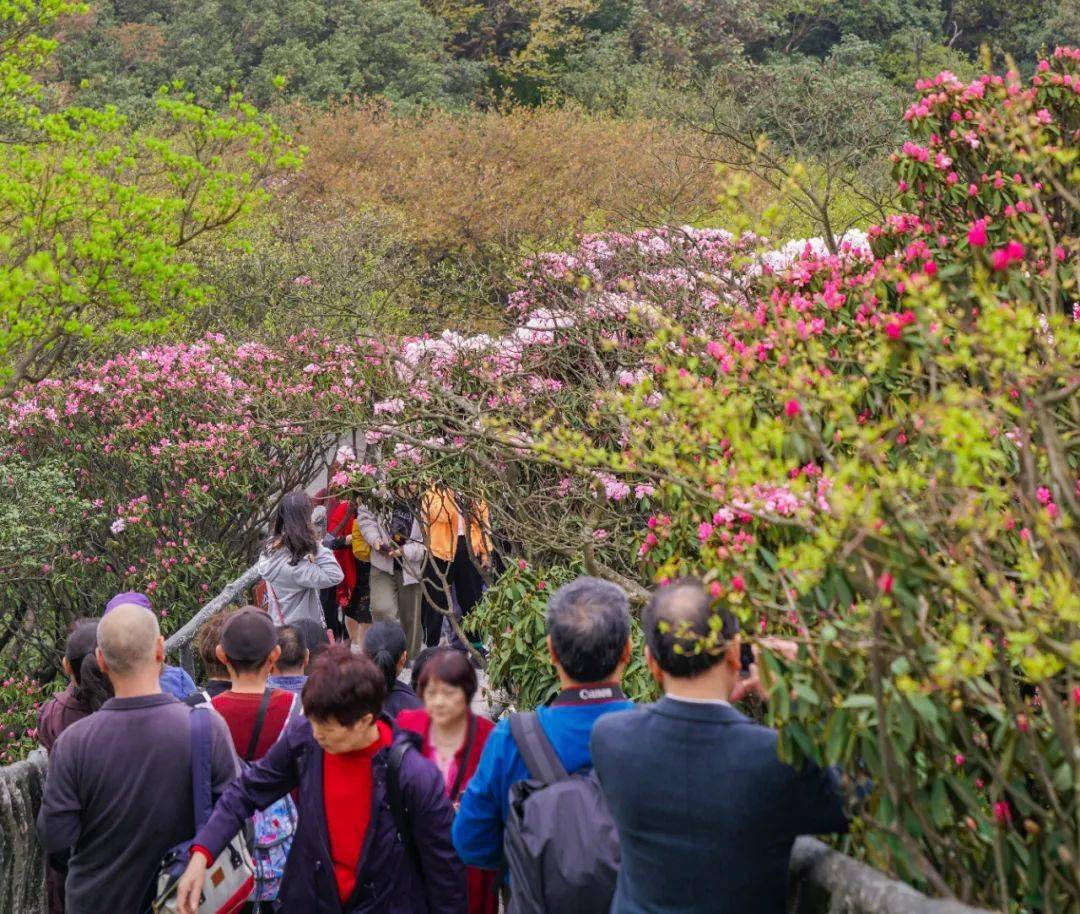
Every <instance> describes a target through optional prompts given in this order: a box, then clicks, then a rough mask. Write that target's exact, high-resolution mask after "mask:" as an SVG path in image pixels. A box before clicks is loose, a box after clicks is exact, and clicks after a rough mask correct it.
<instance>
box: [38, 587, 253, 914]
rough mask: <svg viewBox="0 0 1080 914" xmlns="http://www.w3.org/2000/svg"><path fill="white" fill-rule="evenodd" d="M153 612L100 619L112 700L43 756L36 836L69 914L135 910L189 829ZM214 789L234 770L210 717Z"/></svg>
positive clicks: (185, 735)
mask: <svg viewBox="0 0 1080 914" xmlns="http://www.w3.org/2000/svg"><path fill="white" fill-rule="evenodd" d="M164 651H165V645H164V639H163V638H162V637H161V632H160V630H159V628H158V623H157V618H156V617H155V616H154V614H153V612H151V611H150V610H149V609H147V608H146V607H143V606H137V605H134V604H132V603H125V604H123V605H120V606H117V607H115V608H114V609H112V610H111V611H109V612H108V614H107V615H105V616H104V617H103V618H102V620H101V622H100V623H99V624H98V647H97V660H98V664H99V666H100V667H101V669H102V670H103V671H104V672H105V674H106V675H107V676H108V677H109V679H110V681H111V682H112V684H113V689H114V691H115V695H116V697H115V698H111V699H110V700H109V701H107V702H105V704H104V705H103V706H102V707H101V710H100V711H97V712H96V713H94V714H92V715H90V716H89V717H86V718H84V719H82V720H80V721H77V722H76V723H74V724H72V725H71V726H70V727H68V728H67V729H66V730H65V731H64V732H63V733H62V734H61V735H60V737H59V739H57V741H56V744H55V745H54V746H53V748H52V751H51V752H50V753H49V774H48V778H47V780H46V782H45V795H44V797H43V798H42V802H41V811H40V813H39V814H38V822H37V826H38V837H39V838H40V840H41V844H42V847H43V848H44V850H45V853H46V854H47V855H48V857H49V860H50V862H51V863H53V864H54V865H59V866H63V865H66V866H67V868H68V876H67V882H66V887H67V912H68V914H101V912H104V911H108V912H109V914H143V912H144V911H146V910H147V909H148V907H149V905H150V900H151V897H152V894H153V890H154V888H155V877H156V875H157V870H158V866H159V864H160V862H161V858H162V856H163V855H164V854H165V852H166V851H167V850H168V849H169V848H171V847H173V846H175V845H176V844H179V843H180V842H182V841H185V840H188V839H190V838H191V837H192V835H193V834H194V831H195V822H194V816H193V799H192V795H191V725H190V721H189V714H190V709H189V708H188V707H187V706H186V705H184V704H182V703H181V702H179V701H177V700H176V699H175V698H174V697H173V696H172V695H168V694H163V693H162V691H161V684H160V675H161V666H162V663H163V660H164ZM211 733H212V749H211V766H212V791H213V793H214V794H215V795H220V793H221V792H222V791H223V790H224V788H225V786H226V784H228V782H229V781H230V780H232V778H233V777H234V776H235V774H236V758H235V755H234V753H233V748H232V739H231V737H230V736H229V730H228V727H226V725H225V722H224V721H223V720H222V719H221V718H220V717H218V716H217V715H214V716H213V717H212V722H211Z"/></svg>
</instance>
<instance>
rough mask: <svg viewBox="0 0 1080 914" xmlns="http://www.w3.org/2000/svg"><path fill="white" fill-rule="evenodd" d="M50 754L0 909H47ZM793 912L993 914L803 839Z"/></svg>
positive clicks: (2, 836) (33, 789)
mask: <svg viewBox="0 0 1080 914" xmlns="http://www.w3.org/2000/svg"><path fill="white" fill-rule="evenodd" d="M44 782H45V754H44V753H43V752H40V751H39V752H35V753H33V754H32V755H31V756H30V758H28V759H27V760H26V761H24V762H18V763H17V764H15V765H8V766H7V767H5V768H0V914H46V910H45V909H46V905H45V879H44V862H43V859H42V855H41V848H40V846H39V845H38V842H37V837H36V833H35V831H34V820H35V818H36V817H37V811H38V807H39V806H40V805H41V791H42V787H43V785H44ZM788 914H988V912H985V911H979V910H977V909H975V908H971V907H968V906H967V905H962V904H957V903H956V902H951V901H935V900H933V899H930V898H927V897H926V896H925V895H921V894H919V893H918V892H916V891H915V890H914V889H913V888H911V887H910V886H907V885H904V884H902V883H899V882H896V881H894V880H892V879H889V878H888V877H886V876H885V875H884V874H882V873H879V872H878V871H877V870H874V869H871V868H870V867H868V866H865V865H864V864H862V863H859V862H857V861H855V860H852V859H851V858H850V857H847V856H845V855H844V854H840V853H837V852H836V851H834V850H832V849H830V848H828V847H826V846H825V845H824V844H822V843H821V842H820V841H816V840H814V839H813V838H800V839H799V840H798V841H797V842H796V844H795V852H794V853H793V854H792V856H791V870H790V883H789V904H788Z"/></svg>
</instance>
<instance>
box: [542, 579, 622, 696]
mask: <svg viewBox="0 0 1080 914" xmlns="http://www.w3.org/2000/svg"><path fill="white" fill-rule="evenodd" d="M547 623H548V634H549V635H550V636H551V647H552V650H553V651H554V652H555V656H556V658H558V661H559V665H560V666H561V667H562V668H563V671H564V672H565V673H566V675H567V676H569V677H570V678H571V679H573V680H574V681H575V682H582V683H587V682H605V681H607V680H609V679H610V678H611V676H612V675H613V674H614V672H615V669H616V667H618V665H619V661H620V660H621V659H622V656H623V650H624V648H625V647H626V642H627V640H628V639H629V638H630V606H629V603H628V601H627V599H626V593H625V592H624V591H623V589H622V588H621V587H619V586H618V585H616V584H612V583H611V582H610V581H602V580H600V579H599V578H590V577H580V578H578V579H577V580H574V581H571V582H570V583H569V584H564V585H563V586H562V587H560V588H559V589H558V590H557V591H555V593H554V594H553V595H552V597H551V600H550V601H549V602H548V613H547Z"/></svg>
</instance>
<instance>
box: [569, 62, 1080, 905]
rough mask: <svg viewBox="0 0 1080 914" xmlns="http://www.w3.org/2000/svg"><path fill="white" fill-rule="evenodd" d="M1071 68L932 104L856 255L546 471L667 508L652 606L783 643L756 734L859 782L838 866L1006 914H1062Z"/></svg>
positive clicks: (801, 266)
mask: <svg viewBox="0 0 1080 914" xmlns="http://www.w3.org/2000/svg"><path fill="white" fill-rule="evenodd" d="M1078 60H1080V52H1077V51H1071V50H1061V51H1059V52H1056V54H1055V56H1054V57H1053V58H1052V59H1050V60H1048V61H1045V62H1044V63H1042V64H1040V65H1039V69H1038V75H1037V77H1036V78H1035V79H1033V80H1032V81H1031V83H1029V84H1028V85H1023V84H1021V83H1019V82H1018V81H1017V80H1016V78H1015V77H1007V78H1003V77H1000V76H995V77H993V78H991V77H989V76H988V77H986V78H985V79H983V80H980V81H979V82H977V83H976V84H975V86H973V87H971V86H969V85H968V84H965V83H962V82H960V81H958V80H955V79H951V78H942V79H939V80H938V81H937V82H936V83H932V84H930V85H928V86H927V88H926V90H925V92H924V93H923V96H922V97H921V98H920V100H919V101H918V102H917V103H916V104H915V105H913V106H912V108H911V111H910V113H909V131H910V136H911V139H910V141H909V142H908V143H906V144H905V145H904V147H903V150H902V152H901V153H899V154H897V156H896V157H895V165H894V177H895V178H896V179H898V180H899V181H901V182H902V183H901V187H902V189H903V190H904V191H905V195H904V197H903V198H902V205H903V206H904V207H905V208H906V209H907V210H908V211H909V213H908V214H906V215H899V216H895V217H893V218H892V219H890V220H889V221H888V222H887V223H886V224H885V225H884V226H883V227H882V228H880V229H878V230H876V231H875V232H873V233H872V236H871V237H872V244H873V251H874V254H875V255H876V256H874V257H869V256H849V257H840V258H830V257H822V256H820V255H819V254H814V255H807V256H805V257H803V258H802V259H801V260H800V261H799V262H798V263H797V264H795V265H793V266H792V268H791V270H790V272H785V271H784V270H782V269H781V270H780V271H779V273H778V274H777V275H776V276H775V277H773V278H771V279H768V280H767V281H766V282H765V284H764V287H763V288H762V289H761V290H760V291H756V292H753V293H751V295H750V306H749V308H747V310H746V312H745V313H744V312H743V311H742V309H740V308H733V309H732V314H731V319H730V321H729V322H728V323H727V324H726V326H724V327H723V328H722V331H721V332H717V333H714V334H708V335H699V334H695V333H694V332H691V331H688V330H687V329H685V328H684V327H682V326H671V327H669V328H667V329H665V330H663V331H662V332H661V333H660V334H659V336H658V338H657V340H656V342H655V348H654V354H655V363H654V364H653V365H651V370H650V371H649V372H648V373H647V375H646V378H645V379H644V380H643V381H642V382H641V384H640V385H639V386H638V387H637V389H636V390H635V391H633V392H632V393H628V394H622V395H617V396H615V397H613V402H612V405H611V408H610V412H609V411H608V410H606V409H601V410H598V413H597V414H596V415H594V416H593V417H591V421H590V423H589V426H590V432H589V434H588V435H585V436H584V437H585V440H586V441H587V440H589V435H593V436H596V437H595V438H594V439H593V440H594V441H596V445H595V449H588V447H587V446H586V447H583V446H582V440H583V434H582V431H581V430H579V429H568V430H567V431H566V432H565V435H563V436H561V437H559V438H558V442H559V443H558V445H557V446H556V448H557V449H556V453H560V454H562V455H563V456H564V458H565V459H566V460H568V461H580V460H584V461H585V463H586V465H592V466H602V467H606V468H608V469H609V470H610V471H611V472H617V473H620V474H623V477H624V478H625V479H626V480H627V482H632V481H633V480H634V479H642V478H645V479H650V480H652V481H654V482H657V481H662V482H661V484H660V486H659V488H658V492H657V493H656V496H655V507H654V514H653V518H652V519H651V520H650V523H649V525H648V530H644V529H643V530H642V552H643V553H645V554H646V556H647V559H646V567H647V568H648V569H649V570H650V571H651V573H652V575H653V577H654V578H655V579H658V580H659V579H665V578H673V577H676V576H678V575H682V574H688V573H689V574H698V575H702V576H704V578H705V579H706V581H708V582H709V584H710V586H711V587H712V589H713V593H714V595H715V596H716V598H717V600H718V602H720V604H721V605H726V606H728V607H730V608H732V609H733V610H735V611H736V612H738V613H739V614H740V615H741V616H742V617H743V618H744V620H746V621H747V622H750V623H752V624H751V625H749V626H748V629H749V630H751V631H756V630H757V629H758V627H759V626H764V627H766V628H767V630H768V631H769V632H770V633H775V634H784V635H787V636H790V637H792V638H793V639H795V640H797V641H798V643H799V654H798V658H797V660H796V661H794V662H792V663H786V662H784V661H782V660H781V659H780V658H778V657H774V656H771V655H769V656H767V658H766V661H765V668H766V670H767V672H768V674H769V678H770V680H771V693H770V701H769V705H768V717H769V720H770V722H771V723H773V724H774V725H776V726H777V727H778V728H779V730H780V734H781V735H780V748H781V753H782V755H783V756H784V757H785V758H787V759H791V760H798V759H801V758H810V759H813V760H814V761H816V762H819V763H827V764H839V765H841V766H843V767H844V768H846V769H847V770H849V771H854V770H856V769H858V768H861V769H863V770H865V771H866V772H867V773H868V774H869V775H870V777H871V778H872V780H873V782H874V785H875V790H874V793H873V795H872V796H871V797H870V799H869V802H868V803H867V805H866V806H865V807H864V809H863V811H862V822H861V825H860V828H859V831H858V840H857V841H855V842H853V845H852V846H853V848H854V849H855V850H856V852H858V853H861V854H863V855H865V856H866V857H867V858H868V859H869V860H870V861H871V862H873V863H874V864H875V865H877V866H879V867H882V868H884V869H887V870H891V871H893V872H896V873H898V874H900V875H901V876H902V877H903V878H905V879H907V880H910V881H912V882H914V883H916V884H917V885H920V886H922V887H924V888H927V889H929V890H931V891H933V892H935V893H937V894H940V895H945V896H958V897H959V898H961V899H962V900H964V901H967V902H970V903H977V904H982V905H987V906H990V907H993V908H995V909H998V910H1017V911H1021V910H1022V911H1032V912H1034V911H1039V912H1043V911H1045V912H1058V911H1067V910H1075V909H1076V907H1077V905H1078V904H1080V881H1078V876H1080V869H1078V868H1077V866H1076V860H1077V858H1076V847H1077V841H1078V832H1077V822H1078V817H1077V810H1078V808H1080V792H1078V790H1077V785H1078V783H1080V756H1077V754H1076V751H1077V746H1078V745H1080V678H1078V670H1080V596H1078V595H1080V582H1078V568H1080V565H1078V561H1077V557H1078V555H1080V542H1078V538H1077V524H1078V522H1080V502H1078V496H1077V493H1078V492H1080V488H1078V477H1080V451H1078V440H1077V437H1076V434H1075V429H1076V427H1077V422H1078V421H1080V400H1078V398H1077V396H1076V393H1077V389H1078V382H1077V370H1078V365H1080V334H1078V333H1077V329H1076V320H1075V311H1074V304H1073V303H1074V301H1075V299H1076V294H1077V288H1078V279H1080V276H1078V272H1077V256H1078V254H1080V242H1078V239H1077V232H1078V228H1080V224H1078V221H1077V209H1076V206H1075V200H1076V193H1077V189H1078V186H1080V175H1078V173H1077V171H1076V168H1075V162H1076V152H1075V149H1074V148H1073V146H1072V144H1071V141H1070V138H1071V137H1073V136H1074V135H1075V131H1076V130H1077V129H1078V128H1080V99H1078V96H1077V94H1076V93H1075V91H1074V90H1073V85H1072V83H1073V80H1074V79H1075V78H1076V73H1077V66H1078ZM953 125H959V126H958V127H953ZM950 131H952V132H951V133H950ZM815 322H816V325H817V329H816V330H815V329H814V326H815ZM650 398H652V399H653V403H652V404H649V402H648V401H649V399H650ZM614 421H620V422H622V423H623V424H624V427H625V428H626V431H625V436H624V439H623V440H624V441H625V443H626V444H625V446H624V447H622V448H616V449H613V448H611V447H610V445H605V444H604V443H603V442H602V439H600V438H599V436H598V435H597V433H596V431H595V430H597V429H604V428H606V427H608V426H609V423H610V422H614Z"/></svg>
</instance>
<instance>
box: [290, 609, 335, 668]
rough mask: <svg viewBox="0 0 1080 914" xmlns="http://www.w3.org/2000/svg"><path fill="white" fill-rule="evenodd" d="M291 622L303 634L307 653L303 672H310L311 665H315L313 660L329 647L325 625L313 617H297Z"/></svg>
mask: <svg viewBox="0 0 1080 914" xmlns="http://www.w3.org/2000/svg"><path fill="white" fill-rule="evenodd" d="M292 624H293V626H294V627H295V628H298V629H299V630H300V633H301V634H302V635H303V636H304V644H305V645H307V649H308V653H309V657H308V665H307V669H306V670H305V671H304V672H306V673H310V672H311V670H312V667H314V666H315V661H316V660H318V659H319V657H320V656H321V655H322V654H323V653H325V651H326V649H327V648H329V647H330V639H329V638H328V637H327V635H326V626H325V625H324V624H323V623H322V622H316V621H315V620H314V619H297V620H296V621H295V622H293V623H292Z"/></svg>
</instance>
